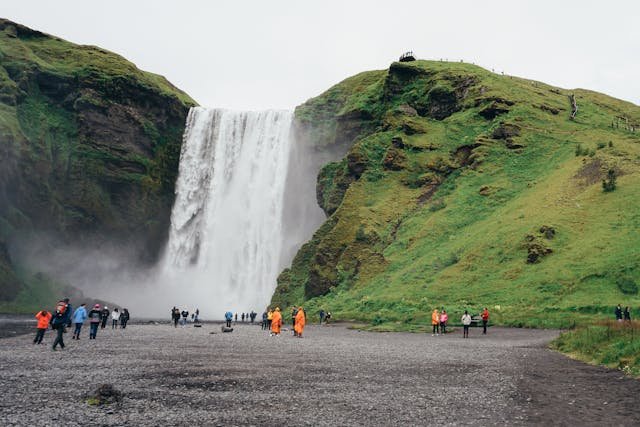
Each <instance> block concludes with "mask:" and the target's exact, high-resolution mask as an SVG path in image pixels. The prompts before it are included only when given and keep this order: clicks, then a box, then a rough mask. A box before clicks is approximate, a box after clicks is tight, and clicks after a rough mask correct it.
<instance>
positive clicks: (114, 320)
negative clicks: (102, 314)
mask: <svg viewBox="0 0 640 427" xmlns="http://www.w3.org/2000/svg"><path fill="white" fill-rule="evenodd" d="M118 320H120V312H119V311H118V309H117V308H114V309H113V311H112V312H111V329H118Z"/></svg>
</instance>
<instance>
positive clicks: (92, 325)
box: [87, 304, 102, 340]
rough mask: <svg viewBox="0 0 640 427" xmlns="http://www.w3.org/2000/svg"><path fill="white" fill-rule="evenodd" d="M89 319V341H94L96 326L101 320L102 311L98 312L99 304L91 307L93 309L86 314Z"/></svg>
mask: <svg viewBox="0 0 640 427" xmlns="http://www.w3.org/2000/svg"><path fill="white" fill-rule="evenodd" d="M87 317H88V318H89V339H90V340H95V339H96V335H98V326H99V325H100V320H101V318H102V311H101V310H100V304H96V305H94V306H93V309H92V310H91V311H90V312H89V314H87Z"/></svg>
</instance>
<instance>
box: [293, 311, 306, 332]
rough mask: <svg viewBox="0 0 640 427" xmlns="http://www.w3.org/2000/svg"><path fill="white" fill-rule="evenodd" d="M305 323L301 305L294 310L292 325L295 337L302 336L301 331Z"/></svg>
mask: <svg viewBox="0 0 640 427" xmlns="http://www.w3.org/2000/svg"><path fill="white" fill-rule="evenodd" d="M306 323H307V319H306V317H305V313H304V309H303V308H302V307H298V310H297V311H296V318H295V326H294V327H293V330H294V331H295V336H296V337H298V338H302V331H304V325H305V324H306Z"/></svg>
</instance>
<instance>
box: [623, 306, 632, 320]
mask: <svg viewBox="0 0 640 427" xmlns="http://www.w3.org/2000/svg"><path fill="white" fill-rule="evenodd" d="M622 314H623V316H624V321H625V322H631V311H629V306H626V307H625V308H624V313H622Z"/></svg>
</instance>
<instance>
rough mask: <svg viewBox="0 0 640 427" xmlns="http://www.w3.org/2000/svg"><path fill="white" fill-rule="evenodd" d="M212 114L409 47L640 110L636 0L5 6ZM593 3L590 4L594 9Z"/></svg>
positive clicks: (282, 102)
mask: <svg viewBox="0 0 640 427" xmlns="http://www.w3.org/2000/svg"><path fill="white" fill-rule="evenodd" d="M1 2H2V3H3V4H2V8H1V10H0V14H1V15H2V16H3V17H6V18H8V19H11V20H14V21H17V22H19V23H22V24H25V25H27V26H29V27H32V28H34V29H37V30H40V31H44V32H47V33H50V34H53V35H56V36H59V37H62V38H64V39H67V40H69V41H72V42H75V43H79V44H92V45H98V46H101V47H103V48H106V49H109V50H111V51H114V52H116V53H119V54H121V55H123V56H124V57H126V58H127V59H129V60H131V61H132V62H134V63H135V64H136V65H138V67H139V68H142V69H144V70H148V71H153V72H155V73H158V74H162V75H164V76H166V77H167V78H168V79H169V80H170V81H171V82H172V83H174V84H175V85H176V86H178V87H179V88H181V89H183V90H184V91H186V92H187V93H189V94H190V95H191V96H192V97H193V98H194V99H195V100H196V101H198V102H199V103H200V104H202V105H204V106H209V107H226V108H234V109H267V108H278V109H290V108H293V107H295V106H296V105H298V104H300V103H302V102H303V101H305V100H306V99H308V98H310V97H313V96H316V95H318V94H320V93H321V92H323V91H324V90H326V89H328V88H329V87H330V86H331V85H333V84H335V83H337V82H339V81H340V80H342V79H344V78H346V77H349V76H351V75H353V74H356V73H358V72H360V71H366V70H371V69H382V68H387V67H388V66H389V64H390V63H391V62H392V61H394V60H396V59H397V57H398V56H399V55H400V54H401V53H402V52H403V51H406V50H413V51H414V52H415V53H416V55H417V56H418V57H420V58H424V59H439V58H449V59H450V60H460V59H464V60H465V61H468V62H475V63H476V64H480V65H483V66H485V67H486V68H489V69H491V68H495V70H496V71H504V72H505V73H507V74H514V75H518V76H522V77H527V78H532V79H536V80H541V81H544V82H547V83H550V84H554V85H558V86H561V87H566V88H575V87H582V88H587V89H593V90H597V91H600V92H605V93H607V94H609V95H612V96H615V97H618V98H622V99H626V100H629V101H632V102H634V103H636V104H640V23H639V20H640V1H637V0H630V1H616V0H613V1H607V2H595V1H593V2H590V1H588V0H582V1H560V0H554V1H547V0H538V1H514V0H505V1H491V0H486V1H478V0H468V1H447V2H444V1H438V2H435V1H427V0H417V1H409V0H407V1H402V0H393V1H390V0H387V1H375V0H337V1H334V0H318V1H316V0H313V1H311V0H255V1H249V0H227V1H214V0H209V1H206V0H201V1H196V0H182V1H161V0H156V1H148V0H125V1H123V0H109V1H100V2H98V1H87V0H57V1H45V0H40V1H37V0H19V1H8V0H1ZM596 3H597V4H596Z"/></svg>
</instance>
